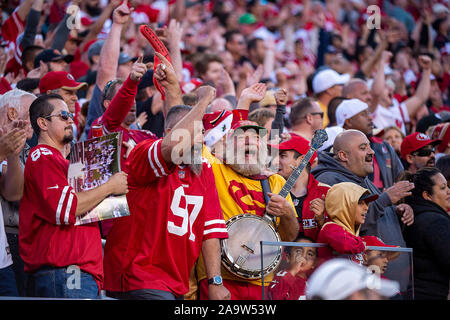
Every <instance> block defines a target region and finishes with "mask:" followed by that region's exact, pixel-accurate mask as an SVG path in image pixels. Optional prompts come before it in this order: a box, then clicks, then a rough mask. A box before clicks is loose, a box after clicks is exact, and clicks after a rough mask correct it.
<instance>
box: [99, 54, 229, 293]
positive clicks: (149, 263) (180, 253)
mask: <svg viewBox="0 0 450 320" xmlns="http://www.w3.org/2000/svg"><path fill="white" fill-rule="evenodd" d="M158 57H159V58H160V59H161V61H162V64H160V65H159V66H158V68H157V70H156V72H155V76H156V78H157V80H158V81H160V84H161V85H162V86H164V87H165V89H166V99H167V103H168V105H169V106H170V107H171V109H170V111H169V112H168V113H167V117H166V119H165V131H166V135H165V137H164V138H163V139H151V138H150V139H147V140H145V141H143V142H141V143H139V144H138V145H137V146H136V147H135V148H134V149H133V151H132V152H131V153H130V155H129V157H128V161H127V164H128V165H127V166H126V168H127V170H128V181H129V184H130V192H129V193H128V195H127V200H128V205H129V208H130V213H131V214H130V216H128V217H124V218H123V219H118V220H117V221H114V224H113V227H112V229H111V232H110V233H109V235H108V238H107V240H106V246H105V259H104V269H105V290H106V291H107V295H109V296H111V297H115V298H119V299H146V300H169V299H178V298H182V296H183V295H184V294H185V293H187V292H188V289H189V273H190V271H191V269H192V268H193V266H194V264H195V262H196V260H197V258H198V256H199V255H200V251H202V253H203V256H204V257H205V267H206V270H207V274H208V278H209V279H210V291H209V292H210V296H209V297H210V298H211V299H229V292H228V290H227V289H226V288H225V287H224V286H223V285H222V279H221V271H220V266H221V259H220V243H219V239H223V238H227V236H228V233H227V229H226V226H225V221H224V219H223V215H222V211H221V208H220V204H219V199H218V195H217V189H216V187H215V183H214V176H213V173H212V169H211V165H210V164H209V163H208V162H207V161H206V160H204V159H202V158H201V148H202V140H203V134H202V132H198V133H196V134H195V136H194V127H195V124H196V123H197V124H200V125H201V123H202V122H201V121H202V117H203V114H204V113H205V110H206V107H207V106H208V105H209V103H210V102H211V101H212V100H213V99H214V97H215V89H213V88H212V87H209V86H206V87H201V88H199V89H198V91H197V95H198V103H197V104H196V105H195V106H194V107H193V108H191V107H189V106H184V105H179V104H180V101H181V91H180V87H179V83H178V81H177V79H176V75H175V71H174V70H173V67H172V65H171V64H170V63H169V62H168V61H167V60H166V59H165V58H164V57H163V56H162V55H158ZM183 132H184V133H186V135H185V136H183V137H182V139H181V142H178V141H179V137H180V133H183ZM197 146H199V147H198V148H197ZM177 150H178V151H177ZM180 152H182V153H183V155H187V154H189V155H192V156H193V157H194V161H192V159H191V160H190V161H188V160H181V161H180V160H177V159H176V158H177V156H178V155H180ZM195 160H196V161H195ZM119 220H120V221H119Z"/></svg>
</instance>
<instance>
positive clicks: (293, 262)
mask: <svg viewBox="0 0 450 320" xmlns="http://www.w3.org/2000/svg"><path fill="white" fill-rule="evenodd" d="M295 242H298V243H314V242H313V241H312V240H311V239H310V238H308V237H305V236H300V237H298V238H297V239H296V241H295ZM284 252H285V254H286V262H287V263H288V267H287V268H286V269H283V270H281V271H279V272H278V273H277V274H276V275H275V277H274V278H273V280H272V283H271V284H270V285H269V293H268V297H269V299H270V300H305V288H306V281H307V280H308V277H309V275H310V274H311V273H312V271H313V269H314V267H315V266H316V257H317V249H316V248H314V247H289V246H288V247H285V249H284Z"/></svg>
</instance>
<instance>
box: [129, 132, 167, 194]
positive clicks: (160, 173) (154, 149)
mask: <svg viewBox="0 0 450 320" xmlns="http://www.w3.org/2000/svg"><path fill="white" fill-rule="evenodd" d="M161 142H162V139H158V140H153V139H148V140H145V141H143V142H141V143H139V144H138V145H137V146H136V147H134V149H133V151H132V152H131V153H130V155H129V157H128V166H129V168H130V172H129V174H130V175H132V176H133V178H134V180H135V181H136V182H137V184H138V185H148V184H149V183H151V182H153V181H155V180H156V179H158V178H162V177H165V176H167V175H169V174H170V173H172V171H173V170H174V168H175V165H173V164H172V163H170V164H167V163H166V161H165V160H164V158H163V156H162V153H161Z"/></svg>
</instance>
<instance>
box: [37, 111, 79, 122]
mask: <svg viewBox="0 0 450 320" xmlns="http://www.w3.org/2000/svg"><path fill="white" fill-rule="evenodd" d="M51 117H61V119H63V120H64V121H67V120H69V118H70V119H72V120H73V113H70V112H67V111H65V110H62V111H61V112H60V113H58V114H51V115H48V116H45V117H42V118H44V119H48V118H51Z"/></svg>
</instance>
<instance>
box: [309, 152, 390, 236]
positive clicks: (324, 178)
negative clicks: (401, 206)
mask: <svg viewBox="0 0 450 320" xmlns="http://www.w3.org/2000/svg"><path fill="white" fill-rule="evenodd" d="M318 160H319V162H318V164H317V166H316V167H315V168H314V169H313V170H312V174H313V176H314V178H316V179H317V180H318V181H320V182H322V183H325V184H328V185H329V186H333V185H334V184H336V183H340V182H353V183H356V184H357V185H360V186H361V187H363V188H366V189H368V190H369V191H370V192H371V193H373V194H378V195H379V198H378V199H377V200H375V201H373V202H371V203H370V205H369V210H368V212H367V216H366V221H365V222H364V224H363V225H362V226H361V231H360V233H361V235H371V236H378V234H379V232H378V224H379V220H380V218H381V217H383V215H384V214H385V208H387V207H389V206H392V202H391V199H390V198H389V196H388V195H387V194H386V193H381V191H380V190H379V189H378V188H377V187H375V185H374V184H373V183H372V181H370V179H369V177H365V178H360V177H358V176H357V175H355V174H353V173H352V172H351V171H350V170H348V169H347V168H345V167H344V166H342V165H341V164H340V163H339V162H338V161H336V160H335V159H334V157H333V154H332V153H329V152H318Z"/></svg>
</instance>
